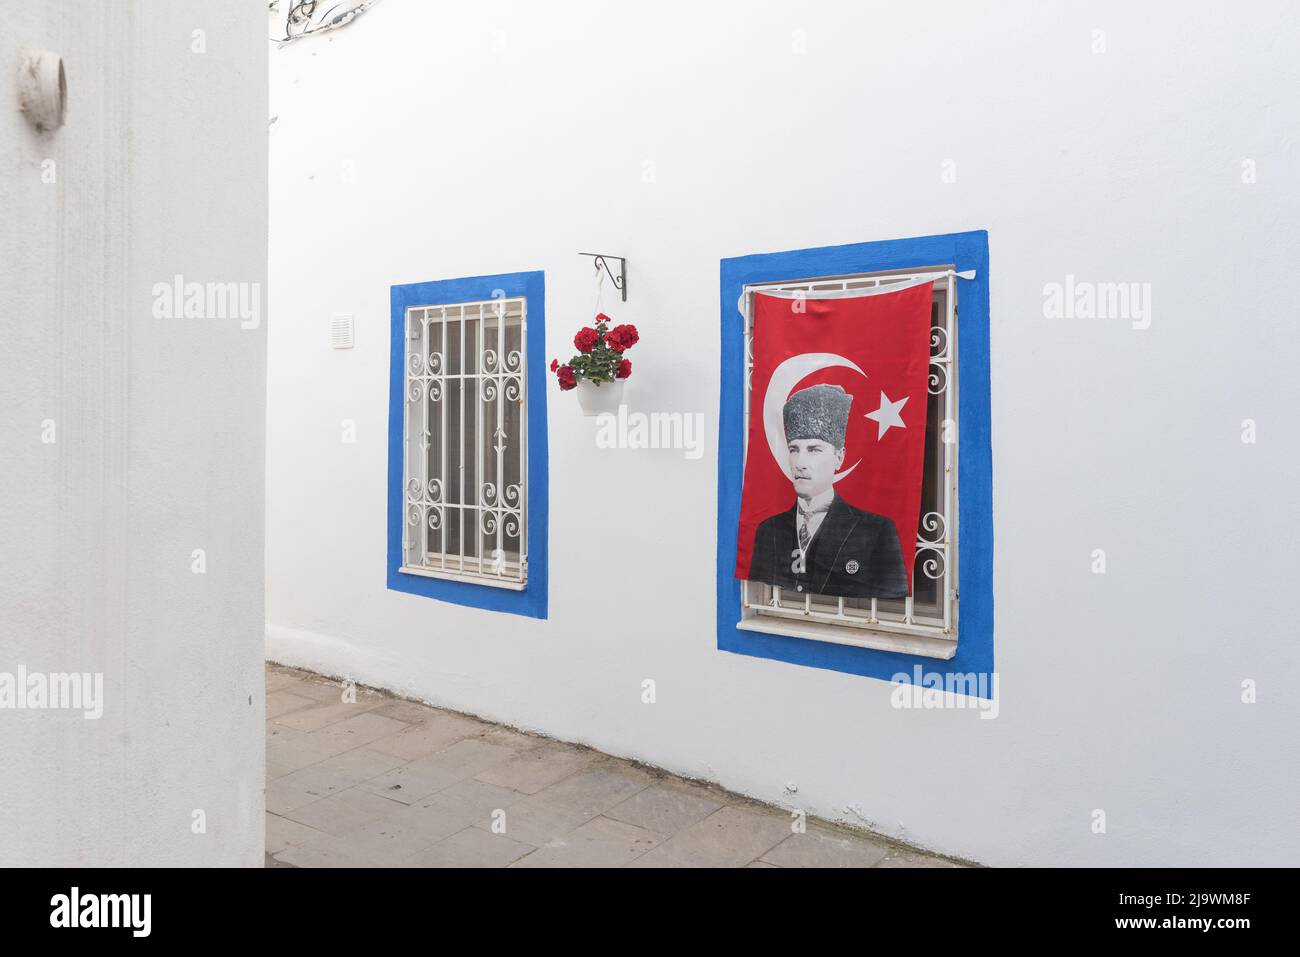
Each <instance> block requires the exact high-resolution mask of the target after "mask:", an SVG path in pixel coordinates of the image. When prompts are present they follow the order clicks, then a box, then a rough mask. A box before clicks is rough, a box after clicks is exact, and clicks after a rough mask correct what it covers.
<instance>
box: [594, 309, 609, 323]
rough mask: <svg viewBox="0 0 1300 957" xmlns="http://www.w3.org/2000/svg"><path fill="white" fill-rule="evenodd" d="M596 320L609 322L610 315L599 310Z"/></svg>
mask: <svg viewBox="0 0 1300 957" xmlns="http://www.w3.org/2000/svg"><path fill="white" fill-rule="evenodd" d="M596 321H597V322H604V323H608V322H609V316H607V315H605V314H604V313H603V312H598V313H596Z"/></svg>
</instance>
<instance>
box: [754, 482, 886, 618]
mask: <svg viewBox="0 0 1300 957" xmlns="http://www.w3.org/2000/svg"><path fill="white" fill-rule="evenodd" d="M797 511H798V505H797V504H796V505H795V507H794V508H791V509H790V511H788V512H780V513H779V514H777V515H773V516H772V517H771V518H768V519H765V520H764V521H763V523H762V524H761V525H759V526H758V531H757V532H755V533H754V555H753V558H752V559H751V560H750V565H749V580H750V581H756V582H766V583H767V584H769V585H780V586H781V587H782V588H789V589H791V590H795V591H806V592H812V593H813V594H814V595H831V596H834V597H840V598H902V597H904V596H906V595H907V569H905V568H904V567H903V552H902V549H901V548H899V545H898V531H897V529H896V528H895V526H894V523H893V521H892V520H891V519H888V518H886V517H885V516H883V515H875V514H873V513H871V512H864V511H863V510H862V509H860V508H854V507H853V506H852V505H850V504H849V503H848V502H846V501H844V500H843V499H842V498H840V497H839V496H838V495H836V496H835V498H834V499H833V500H832V502H831V507H830V510H829V511H827V513H826V517H825V518H823V519H822V523H821V525H820V526H819V527H818V529H817V534H816V535H814V536H813V540H812V541H811V542H809V543H808V551H807V554H806V556H805V562H804V564H805V570H804V573H803V574H802V575H800V574H796V573H795V572H794V571H792V570H791V566H792V564H793V563H794V561H795V557H796V556H795V555H792V553H794V552H797V551H798V548H799V537H798V530H797V529H798V526H797V521H798V515H797Z"/></svg>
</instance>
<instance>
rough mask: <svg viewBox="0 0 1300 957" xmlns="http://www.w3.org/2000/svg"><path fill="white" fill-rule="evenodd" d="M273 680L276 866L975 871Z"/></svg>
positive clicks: (567, 752) (497, 732)
mask: <svg viewBox="0 0 1300 957" xmlns="http://www.w3.org/2000/svg"><path fill="white" fill-rule="evenodd" d="M266 688H267V718H268V721H267V725H266V727H267V745H266V760H267V788H266V798H267V812H268V813H267V828H266V832H267V848H266V850H267V866H268V867H959V866H964V865H961V864H959V863H957V862H954V861H950V860H947V859H945V858H941V857H935V856H932V855H929V854H926V853H924V852H922V851H919V850H916V849H915V848H910V847H906V846H904V845H901V844H897V843H895V842H893V841H890V840H888V839H886V838H883V837H880V836H877V835H872V834H869V833H866V832H862V831H856V830H850V829H847V828H841V827H837V826H835V825H830V824H824V823H822V822H820V821H816V820H813V819H809V820H808V821H807V824H806V833H796V831H795V830H794V829H793V828H792V824H793V823H795V822H794V819H793V818H792V816H791V814H790V812H789V811H787V810H782V809H780V808H773V807H769V806H767V805H763V804H760V803H758V802H756V801H752V800H750V799H748V798H744V797H741V796H740V795H736V794H731V793H730V792H727V791H724V790H722V789H721V788H718V787H716V786H712V785H705V784H701V783H698V782H693V781H687V780H684V779H681V778H677V777H675V776H673V775H670V774H667V773H666V772H663V771H658V770H656V769H653V768H645V767H642V766H639V765H637V764H635V763H633V762H630V761H624V760H620V759H618V758H614V757H611V756H610V755H606V754H601V753H600V752H598V751H592V750H591V749H589V748H584V747H582V746H580V745H570V744H565V743H563V742H557V741H552V740H549V739H546V738H542V737H539V736H535V735H529V734H524V733H522V732H520V731H517V730H514V729H511V728H506V727H502V726H500V725H494V724H491V723H489V722H486V721H481V720H479V719H477V718H473V717H470V716H468V715H462V714H457V713H455V712H451V711H445V710H441V709H438V708H433V707H430V706H427V705H424V704H421V703H419V702H415V701H407V700H403V699H400V698H395V697H393V696H390V695H387V694H385V693H382V692H376V691H373V690H371V689H366V688H355V689H350V690H349V691H348V692H347V693H346V694H345V685H344V683H343V682H340V681H337V680H330V679H327V678H323V677H320V676H318V675H313V674H311V673H309V672H305V671H297V670H294V669H290V668H285V667H282V666H279V665H269V666H268V667H267V681H266ZM353 695H355V702H353V701H352V700H350V699H351V697H352V696H353Z"/></svg>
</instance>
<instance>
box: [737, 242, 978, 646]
mask: <svg viewBox="0 0 1300 957" xmlns="http://www.w3.org/2000/svg"><path fill="white" fill-rule="evenodd" d="M918 279H932V280H933V281H934V299H933V301H932V303H931V313H930V315H931V320H930V326H931V329H930V376H929V384H928V389H927V391H928V393H929V397H928V398H929V402H928V404H927V408H926V430H925V464H924V467H923V468H924V473H923V478H922V486H921V514H920V516H919V519H920V520H919V525H918V528H917V541H916V557H915V565H914V567H913V576H912V594H910V595H908V596H907V597H906V598H903V599H885V598H879V599H878V598H839V597H832V596H828V595H813V594H809V593H806V592H800V593H798V594H789V593H786V594H783V593H782V591H783V590H782V589H781V588H780V587H779V586H772V585H768V584H764V583H762V582H750V581H747V582H742V583H741V623H740V625H741V627H742V628H748V629H751V630H758V631H765V630H770V631H775V632H778V633H783V634H789V633H795V634H799V635H802V636H803V637H809V638H815V639H816V640H819V641H831V642H836V643H839V644H853V645H862V646H865V647H870V648H882V649H885V650H891V651H906V652H910V653H915V654H921V655H927V656H930V657H938V658H950V657H952V655H953V654H955V653H956V641H957V548H956V544H957V301H956V286H955V282H954V279H955V276H954V273H953V270H952V267H951V266H937V267H932V268H926V269H921V270H912V271H907V272H892V273H871V274H863V275H854V276H826V277H821V278H816V279H809V280H806V281H802V282H783V283H767V284H759V285H750V286H746V287H745V290H744V293H743V294H742V295H741V301H740V303H739V304H738V305H739V307H740V310H741V312H742V314H743V315H744V316H745V417H744V423H743V428H744V438H743V441H744V442H745V444H746V454H748V437H749V406H750V394H749V393H750V378H751V376H752V373H753V367H754V351H753V332H754V311H753V298H754V297H753V293H755V292H761V291H765V290H770V291H782V292H795V291H798V290H804V291H807V292H809V293H813V292H836V291H847V290H851V289H864V288H875V287H877V286H881V285H887V284H890V283H899V282H907V281H911V280H918ZM764 619H766V620H767V621H768V622H769V625H764V623H763V621H764ZM772 619H783V620H784V622H785V624H784V625H782V626H780V627H773V626H774V625H776V623H775V622H773V621H772ZM795 623H801V624H802V625H805V626H808V627H806V628H799V627H795V628H794V629H791V625H794V624H795Z"/></svg>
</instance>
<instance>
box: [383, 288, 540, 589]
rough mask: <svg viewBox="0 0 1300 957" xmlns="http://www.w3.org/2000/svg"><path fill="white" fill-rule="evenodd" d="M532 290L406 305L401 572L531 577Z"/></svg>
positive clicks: (490, 580)
mask: <svg viewBox="0 0 1300 957" xmlns="http://www.w3.org/2000/svg"><path fill="white" fill-rule="evenodd" d="M527 311H528V307H527V299H526V298H524V297H522V296H521V297H515V298H495V299H490V300H483V301H479V302H463V303H454V304H446V305H438V304H429V305H420V306H409V307H407V309H406V313H405V322H406V332H405V364H404V368H405V372H404V385H405V389H404V404H403V474H402V487H403V507H404V513H405V514H404V521H403V525H402V560H401V561H402V564H401V569H400V570H401V571H402V572H405V573H408V574H413V575H423V576H427V577H431V578H444V579H451V580H455V581H470V582H475V583H479V584H487V585H493V586H497V587H500V588H507V589H514V590H522V589H523V588H524V587H525V586H526V584H527V582H528V435H527V428H528V410H527V403H528V383H527V381H526V377H527V368H528V361H527V359H528V357H527V334H526V330H527V318H528V315H527Z"/></svg>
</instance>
